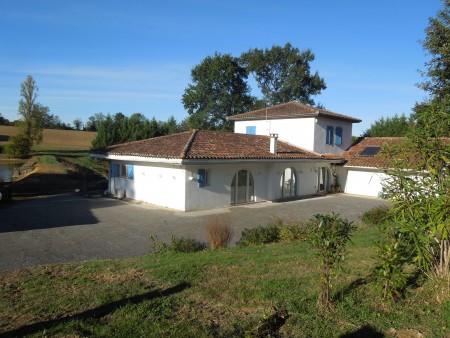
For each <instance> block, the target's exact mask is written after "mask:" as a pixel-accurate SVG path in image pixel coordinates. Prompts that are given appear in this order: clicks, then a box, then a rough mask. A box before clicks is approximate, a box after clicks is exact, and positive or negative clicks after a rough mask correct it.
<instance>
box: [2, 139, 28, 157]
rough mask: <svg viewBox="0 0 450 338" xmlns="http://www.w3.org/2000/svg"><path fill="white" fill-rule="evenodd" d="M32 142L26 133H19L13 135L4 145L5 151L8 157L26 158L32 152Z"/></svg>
mask: <svg viewBox="0 0 450 338" xmlns="http://www.w3.org/2000/svg"><path fill="white" fill-rule="evenodd" d="M31 146H32V143H31V142H30V139H29V138H28V137H27V136H25V135H24V134H18V135H17V136H13V137H11V140H10V142H9V143H7V144H6V145H5V146H4V152H5V155H6V156H7V157H11V158H25V157H27V156H28V155H29V154H30V151H31Z"/></svg>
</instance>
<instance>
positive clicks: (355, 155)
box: [343, 137, 406, 168]
mask: <svg viewBox="0 0 450 338" xmlns="http://www.w3.org/2000/svg"><path fill="white" fill-rule="evenodd" d="M405 141H406V139H405V138H404V137H365V138H364V139H362V140H361V141H360V142H359V143H357V144H355V145H354V146H352V147H350V148H349V149H348V150H347V151H346V152H345V153H344V154H343V156H344V158H345V159H346V160H347V163H346V164H345V166H349V167H370V168H388V167H389V163H388V161H387V159H386V158H384V157H383V156H382V153H381V152H378V153H376V154H374V155H369V156H367V155H364V153H363V151H364V150H365V149H366V148H368V147H380V150H381V149H382V148H383V147H385V146H390V145H394V144H398V145H400V144H402V143H403V142H405ZM361 153H363V154H361Z"/></svg>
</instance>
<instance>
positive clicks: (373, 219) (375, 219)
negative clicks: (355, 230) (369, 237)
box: [361, 205, 392, 226]
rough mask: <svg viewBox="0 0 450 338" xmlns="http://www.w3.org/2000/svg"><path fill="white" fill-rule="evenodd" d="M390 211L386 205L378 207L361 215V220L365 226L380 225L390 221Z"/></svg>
mask: <svg viewBox="0 0 450 338" xmlns="http://www.w3.org/2000/svg"><path fill="white" fill-rule="evenodd" d="M391 209H392V208H390V207H388V206H387V205H380V206H378V207H375V208H372V209H370V210H367V211H366V212H365V213H363V214H362V216H361V220H362V221H363V222H364V223H365V224H367V225H372V226H378V225H381V224H383V223H384V222H386V221H389V220H391V216H390V214H389V213H390V211H391Z"/></svg>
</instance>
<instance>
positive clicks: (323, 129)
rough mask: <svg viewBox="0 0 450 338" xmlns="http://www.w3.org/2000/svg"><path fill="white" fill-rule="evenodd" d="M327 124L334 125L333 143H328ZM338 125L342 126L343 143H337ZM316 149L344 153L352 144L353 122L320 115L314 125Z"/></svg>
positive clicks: (325, 152) (323, 152)
mask: <svg viewBox="0 0 450 338" xmlns="http://www.w3.org/2000/svg"><path fill="white" fill-rule="evenodd" d="M327 126H331V127H333V130H334V133H333V144H326V138H327ZM336 127H341V128H342V145H335V144H334V142H335V141H336ZM314 129H315V132H314V149H312V150H313V151H315V152H317V153H320V154H327V153H331V154H342V153H343V152H344V151H345V150H347V149H348V148H349V147H350V146H351V144H352V123H351V122H346V121H342V120H336V119H329V118H324V117H319V118H318V119H317V123H315V125H314Z"/></svg>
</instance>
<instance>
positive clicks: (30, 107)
mask: <svg viewBox="0 0 450 338" xmlns="http://www.w3.org/2000/svg"><path fill="white" fill-rule="evenodd" d="M38 91H39V89H38V87H37V86H36V82H35V81H34V79H33V77H32V76H31V75H28V76H27V77H26V79H25V81H24V82H23V83H22V84H21V86H20V96H22V98H21V99H20V100H19V114H20V115H21V117H22V118H21V120H20V122H19V125H18V128H19V132H18V134H17V135H16V136H14V137H12V138H11V141H10V142H9V143H8V144H7V146H6V147H5V153H6V155H7V156H9V157H21V158H23V157H27V156H28V155H29V153H30V151H31V147H32V146H33V144H39V143H40V142H42V131H43V129H44V124H45V119H46V116H48V112H49V111H50V109H49V108H48V107H46V106H43V105H41V104H40V103H38V102H37V96H38Z"/></svg>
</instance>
